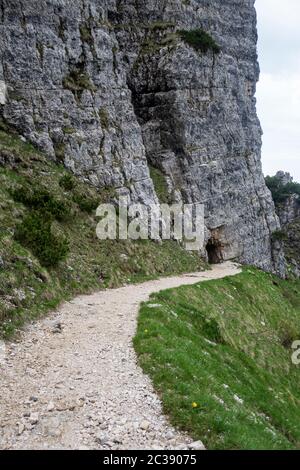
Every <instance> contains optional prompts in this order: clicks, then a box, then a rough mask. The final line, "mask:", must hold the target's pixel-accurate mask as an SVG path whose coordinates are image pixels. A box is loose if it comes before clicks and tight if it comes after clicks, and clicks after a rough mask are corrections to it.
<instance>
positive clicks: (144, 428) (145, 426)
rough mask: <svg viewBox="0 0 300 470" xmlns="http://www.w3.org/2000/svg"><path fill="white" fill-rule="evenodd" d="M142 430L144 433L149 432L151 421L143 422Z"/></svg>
mask: <svg viewBox="0 0 300 470" xmlns="http://www.w3.org/2000/svg"><path fill="white" fill-rule="evenodd" d="M140 428H141V429H143V431H148V429H149V428H150V423H149V421H146V420H144V421H142V422H141V424H140Z"/></svg>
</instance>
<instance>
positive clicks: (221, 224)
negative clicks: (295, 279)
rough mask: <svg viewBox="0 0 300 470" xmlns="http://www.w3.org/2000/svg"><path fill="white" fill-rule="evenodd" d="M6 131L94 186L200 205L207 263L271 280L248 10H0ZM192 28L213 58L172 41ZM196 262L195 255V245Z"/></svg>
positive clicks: (110, 3)
mask: <svg viewBox="0 0 300 470" xmlns="http://www.w3.org/2000/svg"><path fill="white" fill-rule="evenodd" d="M0 27H1V31H0V33H1V34H0V54H1V56H0V84H1V88H0V98H1V99H0V113H1V115H2V119H3V121H4V122H5V124H6V125H9V126H13V127H14V128H16V129H17V130H18V132H19V133H20V134H21V135H22V136H24V137H25V138H26V139H29V140H30V141H32V142H33V143H34V144H36V145H37V146H38V147H39V148H41V149H43V150H44V151H46V152H47V154H48V155H49V157H51V158H53V159H56V160H58V161H60V162H63V163H64V164H65V165H66V166H67V167H68V168H70V169H71V170H72V171H73V172H74V173H76V174H77V175H80V176H81V177H82V178H83V179H85V180H87V181H89V182H90V183H92V184H93V185H95V186H97V187H100V188H101V187H114V188H116V191H117V192H118V193H122V194H128V195H129V196H130V198H131V199H132V200H135V201H143V202H146V203H153V202H155V201H157V196H156V193H155V188H154V185H153V182H152V180H151V178H150V173H149V165H151V166H153V167H155V168H157V169H159V170H160V171H161V172H162V174H163V175H164V177H165V179H166V182H167V184H168V188H169V198H170V200H174V201H175V200H176V201H178V200H183V201H184V202H203V203H204V204H205V210H206V229H207V232H206V243H208V250H209V253H210V256H212V257H217V258H223V259H231V258H236V259H239V260H240V261H242V262H245V263H251V264H256V265H257V266H260V267H262V268H264V269H266V270H277V272H280V273H283V271H284V260H283V257H282V254H281V250H280V245H279V243H278V242H277V243H278V244H277V245H276V244H275V246H274V244H272V236H271V235H272V233H273V232H274V231H276V230H278V228H279V222H278V218H277V216H276V214H275V210H274V204H273V201H272V199H271V196H270V192H269V191H268V189H267V188H266V185H265V182H264V178H263V174H262V170H261V162H260V149H261V128H260V124H259V121H258V118H257V114H256V102H255V91H256V82H257V80H258V76H259V67H258V62H257V53H256V42H257V32H256V13H255V8H254V0H247V1H245V0H223V1H222V2H220V1H218V0H209V1H207V0H189V1H183V0H164V1H156V0H147V1H144V0H126V1H125V0H75V1H68V0H48V1H46V0H39V1H34V0H0ZM197 28H201V29H203V30H205V31H207V32H208V33H209V34H210V35H211V36H212V37H213V38H214V40H215V41H216V43H217V44H218V45H219V47H220V53H219V54H216V53H215V52H213V51H207V52H205V53H204V52H202V51H199V50H195V48H193V47H191V45H189V44H188V43H187V42H185V41H184V40H183V39H182V37H181V36H180V34H178V31H180V30H185V31H188V30H195V29H197ZM204 251H205V247H204Z"/></svg>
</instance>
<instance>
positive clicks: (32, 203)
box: [12, 186, 71, 221]
mask: <svg viewBox="0 0 300 470" xmlns="http://www.w3.org/2000/svg"><path fill="white" fill-rule="evenodd" d="M12 196H13V198H14V200H15V201H16V202H20V203H22V204H24V205H25V206H27V207H29V208H31V209H34V210H38V211H40V212H45V213H48V214H51V215H52V216H53V217H54V218H55V219H57V220H58V221H64V220H66V219H67V218H68V217H69V216H70V214H71V210H70V207H69V206H67V205H66V204H65V203H64V202H62V201H58V200H57V199H55V198H54V197H53V196H52V194H50V193H49V191H47V190H46V189H45V188H37V189H34V190H33V191H32V190H31V189H30V188H28V187H25V186H20V187H18V188H16V189H15V190H13V191H12Z"/></svg>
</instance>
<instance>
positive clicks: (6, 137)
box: [0, 131, 203, 337]
mask: <svg viewBox="0 0 300 470" xmlns="http://www.w3.org/2000/svg"><path fill="white" fill-rule="evenodd" d="M3 156H6V160H7V161H8V162H9V161H11V162H12V163H11V164H9V163H5V165H4V166H2V167H1V165H0V337H1V336H9V335H10V334H11V333H13V332H14V331H15V328H16V327H19V326H21V325H22V324H23V322H24V321H26V320H29V319H32V318H35V317H37V316H39V315H41V314H43V313H44V312H46V311H47V310H49V309H52V308H54V307H56V306H57V305H58V304H59V303H60V302H61V301H62V300H63V299H69V298H71V297H72V296H74V295H76V294H78V293H88V292H90V291H93V290H97V289H100V288H105V287H116V286H120V285H122V284H124V283H128V282H138V281H142V280H145V279H149V278H154V277H157V276H158V275H160V276H161V275H170V274H173V273H179V272H188V271H195V270H201V269H202V268H203V262H202V261H201V260H200V259H199V257H198V255H197V254H190V253H187V252H186V251H185V250H183V249H182V248H180V247H179V245H178V244H177V243H173V242H167V243H163V244H162V245H158V244H156V243H152V242H148V241H140V242H135V243H133V242H130V241H129V242H114V241H99V240H98V239H97V237H96V231H95V230H96V223H97V220H96V218H95V216H94V211H93V212H92V213H90V214H89V213H87V212H86V211H83V210H81V209H80V206H79V205H78V203H76V202H74V201H73V199H74V195H75V194H76V195H77V196H78V195H79V199H80V197H82V195H84V196H86V195H87V196H88V198H89V200H91V201H93V200H94V201H96V202H99V203H100V202H101V201H108V200H109V198H110V197H111V196H112V193H111V190H110V191H108V190H104V191H102V192H100V193H99V192H97V191H96V190H95V189H94V188H92V187H90V186H88V185H86V184H84V183H81V182H80V181H78V180H76V181H75V188H74V189H72V190H70V191H66V190H64V189H63V188H61V187H60V184H59V182H60V180H61V178H62V176H64V175H66V174H67V172H66V170H65V169H64V168H63V167H60V166H57V165H55V164H54V163H52V162H49V161H48V160H47V159H46V158H45V157H44V156H43V155H41V154H40V153H38V152H37V151H36V150H35V149H34V148H33V147H32V146H30V145H29V144H27V143H23V142H22V141H21V140H19V139H18V137H17V136H14V135H11V134H8V133H5V132H3V131H0V157H1V158H3ZM1 158H0V161H1ZM13 162H16V163H13ZM20 186H23V187H25V188H26V187H27V188H31V189H35V188H39V187H42V188H46V189H47V190H48V191H49V192H50V193H51V195H52V196H53V197H54V198H55V199H56V200H58V201H63V202H64V203H66V204H68V205H69V206H70V209H71V213H72V216H71V217H70V218H69V220H67V221H65V222H63V223H58V222H57V221H56V222H54V224H53V230H54V231H55V232H56V233H58V234H63V235H66V236H67V237H68V238H69V240H70V253H69V256H68V258H67V260H66V262H63V263H60V265H59V266H58V267H57V268H55V269H48V270H46V269H44V268H43V267H42V266H41V265H40V263H39V261H38V259H36V258H35V257H34V256H33V255H32V253H31V252H30V251H29V250H28V249H26V248H24V247H23V246H22V245H21V244H19V243H17V242H16V241H15V240H14V230H15V228H16V226H17V224H19V223H20V222H21V221H22V220H23V218H24V215H25V214H26V213H27V212H28V211H29V209H28V208H26V207H25V206H24V205H22V204H20V203H16V202H15V201H14V199H13V197H12V195H11V191H12V190H14V189H15V188H18V187H20ZM75 199H76V198H75Z"/></svg>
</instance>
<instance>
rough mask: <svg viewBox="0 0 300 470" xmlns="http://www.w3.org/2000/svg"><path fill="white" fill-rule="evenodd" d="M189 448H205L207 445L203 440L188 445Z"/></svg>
mask: <svg viewBox="0 0 300 470" xmlns="http://www.w3.org/2000/svg"><path fill="white" fill-rule="evenodd" d="M188 448H189V449H191V450H205V446H204V444H203V442H201V441H196V442H192V443H191V444H189V445H188Z"/></svg>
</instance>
